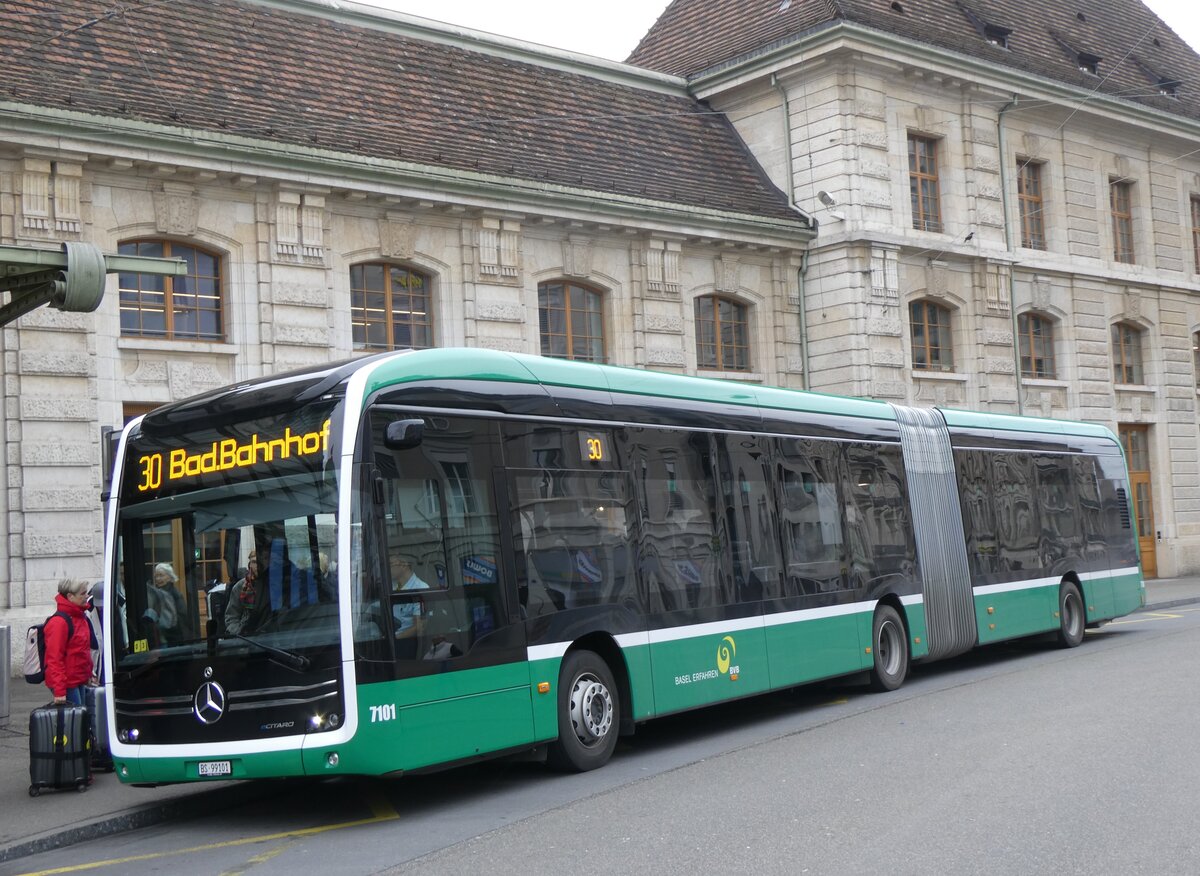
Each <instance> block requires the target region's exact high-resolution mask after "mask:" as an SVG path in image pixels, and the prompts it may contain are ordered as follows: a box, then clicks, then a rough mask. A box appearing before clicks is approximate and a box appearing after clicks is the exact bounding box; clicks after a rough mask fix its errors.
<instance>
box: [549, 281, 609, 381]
mask: <svg viewBox="0 0 1200 876" xmlns="http://www.w3.org/2000/svg"><path fill="white" fill-rule="evenodd" d="M603 304H604V296H603V295H602V294H601V293H599V292H597V291H595V290H594V289H589V288H588V287H586V286H580V285H578V284H576V283H567V282H563V281H559V280H556V281H554V282H553V283H540V284H538V323H539V325H540V328H541V334H542V355H543V356H553V357H555V358H557V359H577V360H579V361H581V362H603V361H605V358H604V311H603Z"/></svg>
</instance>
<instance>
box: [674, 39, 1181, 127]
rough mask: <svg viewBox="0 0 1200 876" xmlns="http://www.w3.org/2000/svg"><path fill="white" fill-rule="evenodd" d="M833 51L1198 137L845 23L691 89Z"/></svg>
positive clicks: (1111, 103)
mask: <svg viewBox="0 0 1200 876" xmlns="http://www.w3.org/2000/svg"><path fill="white" fill-rule="evenodd" d="M835 51H855V52H864V51H873V52H877V53H879V56H880V60H881V61H885V62H887V63H889V64H893V65H895V64H900V65H905V64H909V65H916V66H919V67H921V68H922V69H923V70H927V71H928V72H930V73H932V74H939V75H944V76H947V77H953V78H956V79H958V80H960V81H962V82H964V83H967V82H970V83H972V85H973V86H974V87H976V88H979V89H986V90H988V91H994V92H995V93H997V94H1001V95H1005V96H1011V95H1012V94H1013V93H1014V92H1019V93H1021V95H1022V96H1024V97H1027V98H1029V99H1032V100H1036V101H1039V102H1041V101H1056V102H1060V103H1061V104H1062V105H1063V106H1065V107H1071V108H1072V109H1075V108H1076V107H1078V108H1080V110H1081V111H1082V112H1087V113H1089V114H1091V115H1096V116H1102V117H1105V118H1107V119H1110V120H1112V121H1117V122H1121V123H1124V124H1131V125H1138V126H1142V127H1144V126H1147V125H1151V126H1153V127H1155V128H1156V129H1158V130H1160V131H1163V132H1164V133H1171V134H1173V135H1175V136H1181V137H1189V138H1192V139H1195V138H1198V137H1200V120H1197V119H1192V118H1189V117H1187V116H1181V115H1172V114H1170V113H1167V112H1164V111H1162V110H1159V109H1155V108H1154V107H1150V106H1146V105H1144V104H1140V103H1137V102H1136V101H1132V100H1126V99H1122V98H1119V97H1115V96H1113V95H1108V94H1104V93H1102V92H1099V91H1095V90H1092V91H1088V90H1085V89H1082V88H1078V87H1076V86H1072V85H1070V84H1068V83H1065V82H1058V81H1056V80H1054V79H1050V78H1048V77H1045V76H1038V75H1035V74H1032V73H1027V72H1024V71H1022V70H1018V69H1016V68H1014V67H1008V66H1005V65H1002V64H996V63H992V62H989V61H986V60H984V59H982V58H978V57H973V56H970V55H964V54H961V53H959V52H954V51H951V50H949V49H943V48H939V47H937V46H932V45H929V44H926V43H913V42H911V41H908V40H905V39H902V38H900V37H897V36H893V35H891V34H888V33H885V32H883V31H879V30H875V29H873V28H868V27H863V26H862V25H858V24H850V23H847V22H838V23H831V24H829V25H823V26H821V27H820V28H817V29H815V30H812V31H809V32H807V33H805V34H803V35H801V36H799V37H797V38H795V39H792V40H788V41H787V42H784V43H780V44H777V45H775V46H772V47H769V48H767V49H765V50H763V51H762V52H759V53H757V54H754V55H752V56H748V57H744V58H742V59H739V60H736V61H734V62H727V63H724V64H722V65H719V66H717V67H713V68H711V69H710V70H707V71H702V72H701V73H698V74H696V75H695V76H693V77H692V78H691V80H690V86H691V92H692V94H693V95H695V96H696V97H697V98H699V99H700V100H708V99H710V98H713V97H715V96H717V95H719V94H721V93H722V92H725V91H729V90H732V89H735V88H738V87H739V86H743V85H746V84H749V83H750V82H753V81H755V80H761V79H763V78H765V77H768V76H770V75H771V74H776V75H783V74H784V72H785V71H787V70H788V69H789V68H793V67H796V66H797V65H799V64H802V63H808V62H810V61H813V60H815V57H814V56H816V55H821V56H825V55H828V54H830V53H832V52H835ZM1085 107H1086V109H1085Z"/></svg>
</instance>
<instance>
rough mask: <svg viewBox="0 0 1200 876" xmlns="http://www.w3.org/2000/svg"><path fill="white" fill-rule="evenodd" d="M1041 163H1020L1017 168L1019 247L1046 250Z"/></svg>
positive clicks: (1044, 205)
mask: <svg viewBox="0 0 1200 876" xmlns="http://www.w3.org/2000/svg"><path fill="white" fill-rule="evenodd" d="M1042 166H1043V165H1042V163H1041V162H1040V161H1022V162H1021V165H1020V167H1018V168H1017V203H1018V204H1019V205H1020V210H1021V246H1023V247H1025V248H1026V249H1045V248H1046V222H1045V215H1046V204H1045V200H1044V199H1043V197H1042Z"/></svg>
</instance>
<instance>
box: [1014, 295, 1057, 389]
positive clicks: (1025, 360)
mask: <svg viewBox="0 0 1200 876" xmlns="http://www.w3.org/2000/svg"><path fill="white" fill-rule="evenodd" d="M1039 327H1040V328H1041V334H1040V335H1039V334H1038V333H1037V332H1036V331H1035V329H1037V328H1039ZM1017 331H1018V335H1019V341H1018V344H1019V346H1018V351H1019V354H1020V357H1021V376H1022V377H1031V378H1034V379H1037V380H1055V379H1056V378H1057V376H1058V375H1057V371H1056V368H1057V366H1056V364H1055V361H1054V340H1055V338H1054V320H1052V319H1050V318H1049V317H1047V316H1045V315H1044V314H1041V313H1036V312H1032V311H1031V312H1028V313H1022V314H1020V315H1019V316H1018V317H1017ZM1039 349H1040V353H1039V352H1038V351H1039Z"/></svg>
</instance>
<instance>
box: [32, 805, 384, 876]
mask: <svg viewBox="0 0 1200 876" xmlns="http://www.w3.org/2000/svg"><path fill="white" fill-rule="evenodd" d="M369 802H370V806H371V811H372V812H373V813H374V814H373V815H372V816H371V817H370V818H359V819H357V820H355V821H342V822H339V823H337V824H324V825H321V826H320V827H305V828H300V829H298V830H285V831H281V832H279V833H269V834H264V835H263V836H248V837H243V838H242V839H236V840H226V841H224V842H219V843H207V844H206V845H202V846H192V847H190V848H186V849H174V850H172V851H168V852H149V853H147V854H145V855H130V856H129V857H126V858H110V859H108V860H106V861H91V862H89V863H86V864H74V865H72V866H70V867H55V868H54V869H52V870H37V871H34V872H30V873H22V874H20V876H51V874H54V873H79V872H81V871H83V870H96V869H99V868H100V867H115V866H118V865H120V864H132V863H134V862H136V861H153V860H157V859H158V858H170V857H174V856H176V855H193V854H195V853H196V852H211V851H213V850H214V849H229V848H234V847H235V846H248V845H252V844H254V843H265V842H270V841H271V840H280V839H295V838H297V837H305V836H316V835H317V834H321V833H328V832H329V831H331V830H344V829H345V828H347V827H361V826H363V825H366V824H379V823H381V822H384V821H395V820H396V819H398V818H399V817H400V814H399V813H398V812H396V810H395V809H394V808H393V807H392V806H391V805H390V804H389V803H388V802H387V800H385V799H384V797H383V795H382V794H380V793H378V792H376V793H375V794H374V795H372V797H371V799H370V801H369ZM283 848H284V847H283V846H280V847H279V848H278V849H275V850H272V851H271V852H264V853H263V854H262V855H259V856H258V857H261V858H263V860H269V859H270V858H273V857H275V855H277V854H279V853H280V852H282V851H283ZM250 860H251V862H255V863H257V862H256V861H255V859H254V858H251V859H250Z"/></svg>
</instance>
